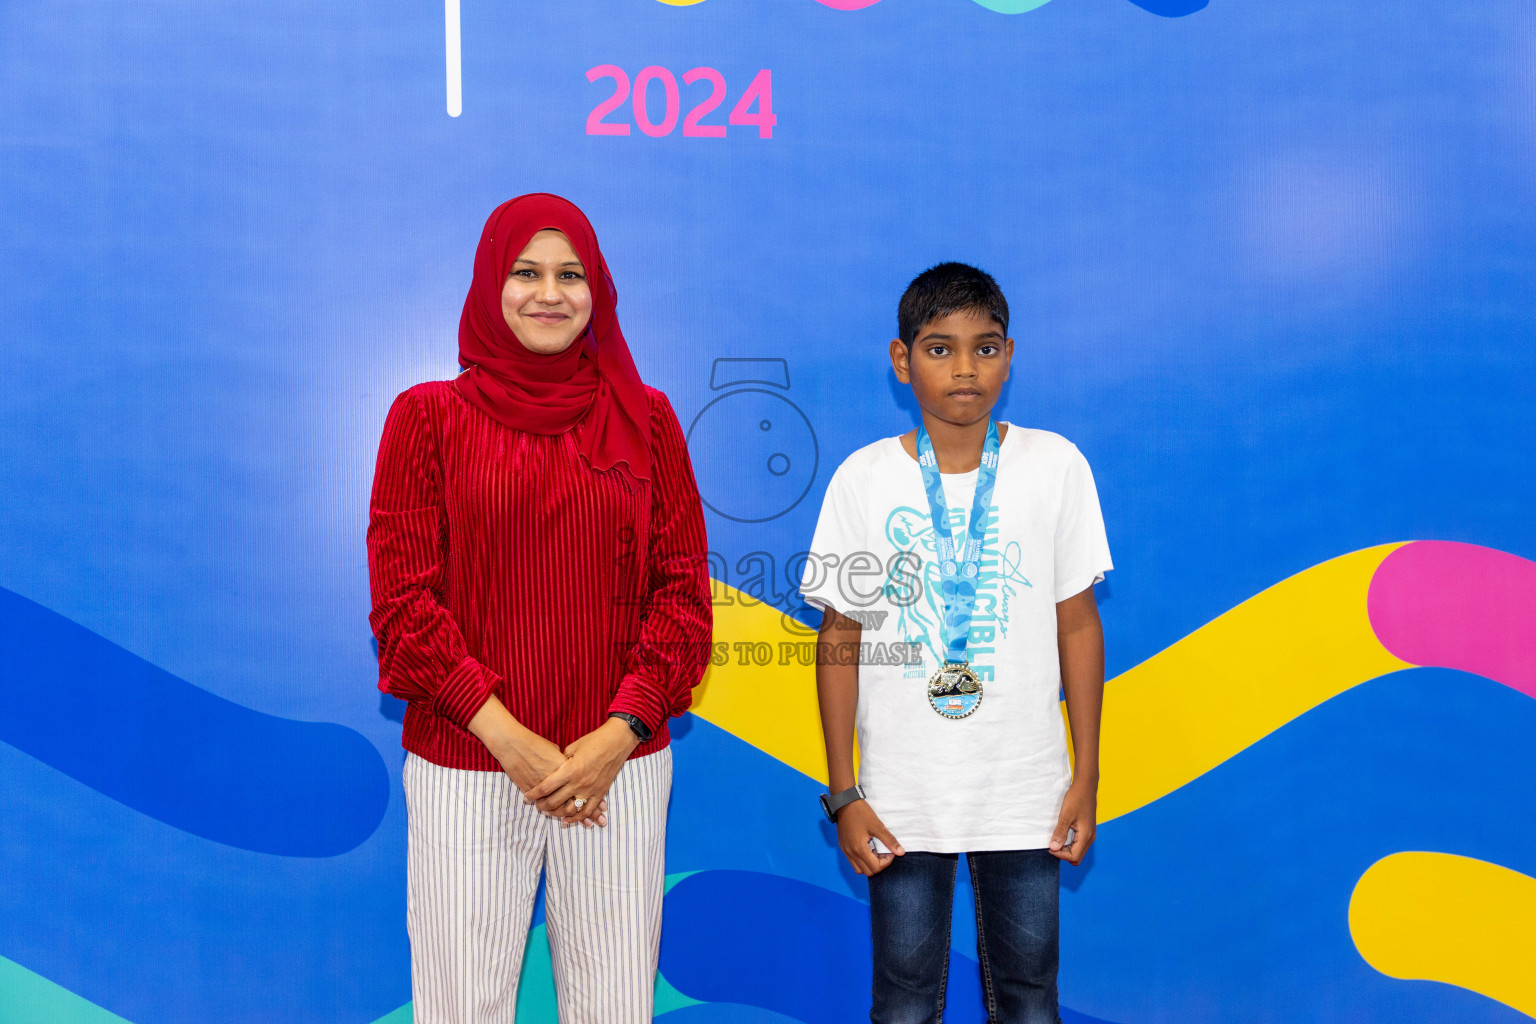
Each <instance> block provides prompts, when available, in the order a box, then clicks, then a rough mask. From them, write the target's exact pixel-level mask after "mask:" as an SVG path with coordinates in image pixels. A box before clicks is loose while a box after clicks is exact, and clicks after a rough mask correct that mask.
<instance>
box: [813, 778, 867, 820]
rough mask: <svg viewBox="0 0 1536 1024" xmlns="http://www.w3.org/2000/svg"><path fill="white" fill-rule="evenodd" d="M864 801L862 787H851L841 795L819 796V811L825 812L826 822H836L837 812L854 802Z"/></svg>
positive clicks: (826, 794)
mask: <svg viewBox="0 0 1536 1024" xmlns="http://www.w3.org/2000/svg"><path fill="white" fill-rule="evenodd" d="M863 799H864V787H863V786H852V787H850V788H848V789H845V790H843V791H842V792H841V793H823V794H821V809H822V810H823V811H825V812H826V814H827V820H828V821H831V822H836V821H837V812H838V811H840V810H842V809H843V808H844V807H847V806H848V805H849V804H851V803H853V802H854V801H855V800H863Z"/></svg>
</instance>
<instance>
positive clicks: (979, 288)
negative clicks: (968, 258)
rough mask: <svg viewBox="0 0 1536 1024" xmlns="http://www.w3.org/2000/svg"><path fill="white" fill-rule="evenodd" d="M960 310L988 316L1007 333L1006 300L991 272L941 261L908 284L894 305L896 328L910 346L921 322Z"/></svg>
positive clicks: (965, 264)
mask: <svg viewBox="0 0 1536 1024" xmlns="http://www.w3.org/2000/svg"><path fill="white" fill-rule="evenodd" d="M963 311H973V312H976V313H980V314H982V315H983V316H989V317H991V318H992V319H993V320H996V321H997V325H998V326H999V327H1001V328H1002V330H1003V334H1004V336H1006V335H1007V334H1008V300H1007V299H1005V298H1004V297H1003V290H1002V289H1001V288H999V287H998V286H997V282H996V281H994V280H992V275H991V274H989V273H987V272H986V271H985V270H978V269H977V268H975V267H973V266H971V265H969V264H967V263H940V264H939V265H938V266H936V267H929V268H928V269H927V270H925V271H923V272H922V273H921V274H918V275H917V276H916V277H914V278H913V279H912V283H911V284H909V285H907V290H906V291H905V292H903V293H902V296H901V302H900V303H899V304H898V305H897V307H896V331H897V334H898V335H899V336H900V337H901V342H902V344H903V345H906V346H907V347H908V348H910V347H911V346H912V342H913V341H914V340H915V339H916V338H917V332H918V331H920V330H922V329H923V325H924V324H926V323H929V322H931V321H934V320H938V319H940V318H942V317H946V316H949V314H951V313H960V312H963Z"/></svg>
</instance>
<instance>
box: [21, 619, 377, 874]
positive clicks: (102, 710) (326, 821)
mask: <svg viewBox="0 0 1536 1024" xmlns="http://www.w3.org/2000/svg"><path fill="white" fill-rule="evenodd" d="M0 694H3V700H4V708H3V712H0V740H4V741H5V742H7V743H10V744H11V745H13V746H15V747H17V748H19V749H21V750H23V751H25V752H27V753H28V754H30V755H32V756H33V757H35V758H37V759H38V760H40V761H42V762H44V763H45V764H48V765H51V766H52V767H54V768H56V769H58V770H59V771H61V772H63V773H65V774H66V775H69V776H70V777H72V778H74V779H77V780H78V781H80V782H82V783H84V784H85V785H87V786H90V787H91V788H92V789H94V790H96V791H98V792H100V793H102V794H104V795H106V796H109V797H111V798H112V799H114V800H117V801H119V802H121V803H123V804H126V805H127V806H129V807H132V808H133V809H135V810H137V811H141V812H142V813H144V814H147V815H149V816H150V817H153V818H157V819H159V820H160V821H163V822H165V823H166V824H167V825H172V826H174V827H176V828H179V829H182V830H183V831H186V832H190V833H192V834H193V835H197V836H202V837H203V838H205V839H211V840H214V841H215V842H219V843H225V844H227V845H229V846H234V847H239V848H240V849H243V850H254V851H256V852H259V853H275V854H281V855H284V856H289V857H332V856H335V855H337V854H340V853H345V852H347V851H348V850H351V849H353V848H354V847H356V846H357V845H358V844H359V843H361V842H362V841H363V840H365V839H367V838H368V837H369V836H370V835H372V834H373V832H374V830H375V829H377V828H378V826H379V822H380V820H381V819H382V818H383V817H384V811H385V808H386V807H387V806H388V804H389V778H388V772H387V770H386V768H385V766H384V760H383V758H382V757H380V756H379V752H378V750H377V749H375V747H374V746H373V744H372V743H370V742H369V741H368V740H367V739H366V738H365V737H363V736H362V735H361V734H360V733H357V732H355V731H353V730H351V729H348V728H346V727H345V726H341V725H336V724H333V723H327V722H295V721H291V720H289V719H286V718H277V717H274V716H272V715H266V714H262V713H261V712H258V711H253V710H251V709H250V708H247V707H243V706H242V705H239V704H236V703H234V702H233V701H228V700H225V699H224V698H222V697H217V696H215V695H214V694H211V693H209V692H208V691H206V690H202V689H199V688H198V687H196V686H193V685H192V684H191V683H188V682H186V681H185V680H183V679H178V678H177V677H176V676H173V675H171V674H170V673H169V672H166V671H165V670H164V669H161V668H158V667H156V666H155V665H152V664H150V663H149V662H147V661H145V660H144V659H143V658H140V657H138V656H137V655H135V654H132V653H130V652H128V651H125V650H123V648H121V647H119V646H117V645H116V644H114V643H112V642H111V641H109V640H107V639H105V638H104V637H101V636H98V635H97V634H95V633H93V632H91V631H90V630H88V629H86V628H85V627H84V626H81V625H79V624H78V623H75V622H72V621H71V620H69V619H67V618H65V617H64V616H62V615H59V614H58V613H56V612H52V611H49V610H48V609H47V608H44V607H43V606H42V605H39V604H37V603H35V602H33V601H29V600H27V599H26V598H24V597H22V596H20V595H19V594H15V593H13V592H11V591H9V590H5V589H4V588H0Z"/></svg>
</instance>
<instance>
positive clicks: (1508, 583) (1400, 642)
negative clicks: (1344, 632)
mask: <svg viewBox="0 0 1536 1024" xmlns="http://www.w3.org/2000/svg"><path fill="white" fill-rule="evenodd" d="M1366 600H1367V608H1368V609H1369V613H1370V617H1371V628H1372V629H1374V630H1375V631H1376V638H1377V639H1378V640H1380V641H1381V643H1382V646H1384V647H1386V649H1387V650H1389V651H1391V652H1392V653H1393V654H1395V655H1396V656H1397V657H1399V658H1401V659H1403V660H1404V661H1407V662H1411V663H1412V664H1414V665H1427V666H1434V667H1436V668H1454V669H1459V670H1461V671H1463V672H1475V673H1476V674H1477V675H1480V676H1487V677H1488V678H1489V679H1493V680H1497V681H1498V682H1501V683H1503V684H1504V685H1505V686H1509V687H1513V688H1514V689H1516V690H1519V691H1520V692H1521V693H1524V694H1525V695H1526V696H1529V697H1536V562H1531V561H1528V560H1526V559H1524V558H1520V557H1519V556H1517V555H1511V554H1509V553H1507V552H1504V551H1495V550H1494V549H1492V548H1484V547H1478V546H1477V545H1476V544H1456V543H1452V542H1450V541H1437V540H1434V541H1417V542H1414V543H1412V544H1405V545H1403V546H1402V547H1400V548H1398V549H1397V550H1396V551H1394V552H1392V553H1391V554H1390V555H1388V556H1387V557H1386V559H1385V560H1383V561H1382V563H1381V565H1380V567H1378V568H1377V570H1376V574H1375V575H1374V576H1372V577H1371V588H1370V594H1369V596H1368V597H1367V599H1366Z"/></svg>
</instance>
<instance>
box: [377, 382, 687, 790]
mask: <svg viewBox="0 0 1536 1024" xmlns="http://www.w3.org/2000/svg"><path fill="white" fill-rule="evenodd" d="M645 390H646V393H647V395H648V396H649V399H650V410H651V420H650V428H651V453H652V458H653V470H652V475H651V479H650V480H649V481H647V482H643V483H640V484H638V485H634V484H631V483H630V482H628V481H627V480H626V479H625V478H624V476H623V475H622V473H621V472H620V471H619V470H617V469H610V470H608V471H606V472H601V473H597V472H593V471H592V470H590V469H588V468H587V466H586V465H585V464H584V463H583V461H582V459H581V457H580V455H579V454H578V453H577V450H576V444H575V441H574V440H573V438H572V435H571V433H570V432H567V433H564V434H553V435H548V434H533V433H528V432H525V431H521V430H516V429H513V428H511V427H508V426H504V425H503V424H501V423H499V422H497V421H496V420H493V419H491V418H490V417H489V416H487V415H485V414H484V413H483V412H481V411H479V410H478V409H476V408H475V407H473V406H471V405H470V404H469V403H468V402H466V401H465V400H464V399H463V398H462V397H461V396H460V395H459V393H458V392H457V391H456V390H455V389H454V388H453V387H452V385H451V383H450V382H448V381H432V382H429V383H426V384H418V385H417V386H416V387H413V388H411V389H410V390H409V391H406V392H404V393H403V394H401V395H400V397H398V398H397V399H395V403H394V405H393V406H392V407H391V408H390V410H389V418H388V419H387V420H386V422H385V424H384V437H383V440H382V441H381V442H380V444H379V461H378V468H377V471H376V473H375V475H374V481H373V499H372V502H371V503H370V507H369V522H368V574H369V581H370V583H371V586H372V591H373V613H372V614H371V615H370V616H369V619H368V621H369V623H370V624H371V625H372V626H373V633H374V636H376V637H377V638H378V641H379V689H381V690H383V691H385V692H387V693H392V694H394V695H395V696H396V697H400V698H402V699H404V700H405V701H407V702H408V706H407V708H406V712H405V731H404V734H403V736H402V737H401V742H402V744H403V745H404V747H405V749H407V750H409V751H411V752H412V753H415V754H417V755H419V756H421V757H424V758H426V759H427V760H429V761H432V762H434V763H435V764H440V765H443V766H445V767H449V768H468V769H475V770H479V771H500V770H501V766H500V765H499V764H498V763H497V762H496V759H495V758H494V757H492V756H491V753H490V751H488V750H487V749H486V748H485V745H484V744H482V743H481V742H480V741H479V740H478V739H476V738H475V736H474V735H473V734H471V733H470V732H469V731H468V730H467V728H466V726H467V725H468V723H469V720H470V719H471V718H473V717H474V715H475V712H477V711H479V710H480V707H481V705H483V704H484V703H485V701H486V699H487V698H488V697H489V696H490V695H491V694H493V693H494V694H495V695H496V696H497V697H499V698H500V699H501V702H502V703H503V704H505V705H506V706H507V710H509V711H510V712H511V713H512V715H513V717H515V718H516V719H517V720H518V721H519V722H521V723H523V725H525V726H527V727H528V728H529V729H531V730H532V731H534V732H536V733H538V734H539V735H540V736H543V737H545V738H546V739H548V740H550V741H552V742H553V743H555V744H556V745H557V746H560V747H564V746H566V745H567V744H569V743H570V742H571V741H573V740H575V739H576V738H577V737H579V736H582V735H584V734H585V733H588V732H591V731H592V730H593V729H596V728H597V727H598V726H600V725H602V724H603V722H604V720H605V719H606V718H607V716H608V713H609V712H610V711H624V712H628V713H629V714H632V715H635V716H636V717H638V718H639V719H640V720H641V721H643V722H644V723H645V724H646V725H647V726H649V727H650V729H651V731H652V733H653V735H652V738H651V739H650V740H649V741H647V742H645V743H642V744H640V745H639V746H637V747H636V748H635V751H634V753H633V754H632V755H631V756H632V757H639V756H641V755H644V754H649V753H653V752H655V751H657V750H660V749H661V748H663V747H665V746H666V745H667V743H668V742H669V740H670V734H669V732H668V730H667V720H668V718H670V717H671V716H672V715H680V714H682V713H683V712H684V711H686V710H688V707H689V705H690V703H691V702H692V691H693V688H694V686H696V685H697V684H698V682H699V679H700V678H701V677H702V676H703V673H704V666H705V665H706V664H707V663H708V658H709V644H710V639H711V629H712V626H713V615H712V612H711V608H710V584H709V568H708V561H707V549H706V543H705V538H704V512H703V509H702V507H701V505H700V502H699V492H698V487H697V485H696V484H695V483H694V478H693V466H692V464H691V463H690V462H689V460H688V449H687V445H686V444H685V442H684V440H683V431H682V428H681V426H679V424H678V422H677V415H676V414H675V413H674V412H673V411H672V406H671V404H670V403H669V402H668V401H667V398H666V396H665V395H663V394H662V393H661V392H660V391H657V390H656V389H655V388H651V387H647V388H646V389H645Z"/></svg>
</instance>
